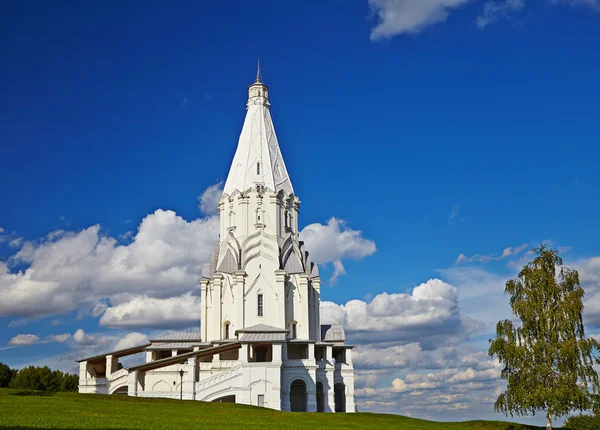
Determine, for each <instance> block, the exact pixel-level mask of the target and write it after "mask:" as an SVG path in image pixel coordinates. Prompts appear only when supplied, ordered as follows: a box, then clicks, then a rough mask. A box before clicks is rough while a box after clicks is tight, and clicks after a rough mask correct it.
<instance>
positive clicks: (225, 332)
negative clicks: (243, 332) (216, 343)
mask: <svg viewBox="0 0 600 430" xmlns="http://www.w3.org/2000/svg"><path fill="white" fill-rule="evenodd" d="M229 326H230V323H229V321H225V324H224V325H223V339H229Z"/></svg>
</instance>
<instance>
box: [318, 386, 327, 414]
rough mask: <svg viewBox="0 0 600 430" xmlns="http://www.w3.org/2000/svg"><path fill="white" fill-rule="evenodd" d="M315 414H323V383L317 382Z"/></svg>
mask: <svg viewBox="0 0 600 430" xmlns="http://www.w3.org/2000/svg"><path fill="white" fill-rule="evenodd" d="M317 412H325V408H324V407H323V383H322V382H317Z"/></svg>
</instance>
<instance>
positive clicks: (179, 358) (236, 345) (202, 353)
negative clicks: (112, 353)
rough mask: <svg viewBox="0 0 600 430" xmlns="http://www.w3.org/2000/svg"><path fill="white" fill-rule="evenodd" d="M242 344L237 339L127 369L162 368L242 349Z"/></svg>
mask: <svg viewBox="0 0 600 430" xmlns="http://www.w3.org/2000/svg"><path fill="white" fill-rule="evenodd" d="M241 347H242V345H241V344H240V342H239V341H237V340H235V341H232V342H229V343H226V344H223V345H219V346H214V347H212V348H206V349H200V350H198V351H193V352H188V353H186V354H181V355H176V356H175V357H168V358H163V359H161V360H156V361H151V362H149V363H144V364H139V365H137V366H132V367H128V368H127V370H129V371H130V372H132V371H135V370H142V371H148V370H153V369H160V368H161V367H165V366H170V365H172V364H180V363H185V362H186V361H188V359H189V358H194V357H196V358H201V357H207V356H211V355H215V354H220V353H223V352H227V351H233V350H236V349H240V348H241Z"/></svg>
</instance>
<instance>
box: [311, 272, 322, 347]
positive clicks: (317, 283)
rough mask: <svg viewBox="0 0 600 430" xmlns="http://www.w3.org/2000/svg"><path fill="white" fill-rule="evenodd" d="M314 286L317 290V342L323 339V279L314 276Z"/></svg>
mask: <svg viewBox="0 0 600 430" xmlns="http://www.w3.org/2000/svg"><path fill="white" fill-rule="evenodd" d="M312 286H313V289H314V291H315V330H316V338H315V340H316V341H317V342H320V341H321V279H320V278H319V277H316V278H313V280H312Z"/></svg>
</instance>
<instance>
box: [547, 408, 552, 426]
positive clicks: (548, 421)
mask: <svg viewBox="0 0 600 430" xmlns="http://www.w3.org/2000/svg"><path fill="white" fill-rule="evenodd" d="M546 430H552V417H551V416H550V412H547V413H546Z"/></svg>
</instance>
